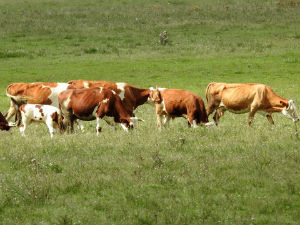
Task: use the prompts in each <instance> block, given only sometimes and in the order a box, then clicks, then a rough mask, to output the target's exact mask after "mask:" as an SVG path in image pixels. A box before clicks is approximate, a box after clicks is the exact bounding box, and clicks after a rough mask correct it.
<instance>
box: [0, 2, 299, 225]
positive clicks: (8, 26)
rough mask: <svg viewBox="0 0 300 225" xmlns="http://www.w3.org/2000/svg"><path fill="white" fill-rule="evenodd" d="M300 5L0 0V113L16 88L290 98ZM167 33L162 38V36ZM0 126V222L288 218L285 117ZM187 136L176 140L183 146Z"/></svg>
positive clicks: (146, 109) (142, 113) (288, 125)
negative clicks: (51, 127) (33, 85)
mask: <svg viewBox="0 0 300 225" xmlns="http://www.w3.org/2000/svg"><path fill="white" fill-rule="evenodd" d="M299 9H300V2H299V0H292V1H291V0H266V1H259V0H251V1H250V0H226V1H221V0H201V1H196V0H170V1H158V0H156V1H154V0H153V1H144V0H127V1H125V0H120V1H119V0H118V1H107V0H102V1H97V0H85V1H82V0H48V1H46V0H27V1H23V0H10V1H5V0H0V78H1V82H0V111H1V112H3V113H5V112H6V110H7V109H8V107H9V99H8V98H7V97H6V95H5V88H6V87H7V85H8V84H10V83H13V82H35V81H53V82H58V81H59V82H67V81H68V80H74V79H79V78H81V79H87V80H110V81H123V82H128V83H129V84H131V85H133V86H136V87H141V88H148V87H150V86H155V85H158V86H160V87H168V88H182V89H187V90H190V91H192V92H194V93H196V94H198V95H200V96H202V98H203V97H204V92H205V88H206V86H207V84H208V83H209V82H212V81H218V82H259V83H265V84H268V85H269V86H271V87H272V88H273V89H274V90H275V92H276V93H278V94H279V95H280V96H282V97H285V98H288V99H294V100H295V101H296V104H297V106H298V108H299V102H300V96H299V93H300V51H299V50H300V48H299V45H300V29H299V22H300V13H299V12H300V11H299ZM164 30H165V31H167V32H168V36H169V42H168V44H167V45H165V46H163V45H160V43H159V34H160V33H161V32H162V31H164ZM136 114H137V116H138V117H141V118H143V119H145V120H146V122H145V123H142V124H140V126H139V127H138V129H136V130H135V131H134V132H131V133H124V132H123V131H122V130H121V129H120V128H118V129H117V130H113V129H111V128H110V127H108V126H107V125H105V124H104V125H103V126H104V129H103V132H102V134H101V136H100V137H96V134H95V133H96V132H95V121H94V122H88V123H86V132H85V133H83V134H82V133H80V132H78V131H77V132H76V133H75V134H73V135H56V137H55V138H54V140H50V138H49V134H48V131H47V129H46V127H45V126H43V125H42V124H41V125H31V126H30V127H29V128H28V130H27V135H28V136H27V137H26V138H23V137H21V136H20V134H19V130H18V129H12V130H11V131H10V132H0V139H1V142H0V224H299V220H300V215H299V212H300V201H299V200H300V198H299V197H300V196H299V195H300V183H299V172H300V170H299V139H298V138H296V137H295V129H294V125H293V124H292V122H291V121H290V120H288V119H286V118H284V117H283V116H282V115H279V114H277V115H274V120H275V124H276V125H275V126H274V127H271V126H270V125H269V124H268V121H267V120H266V119H265V118H264V117H262V116H260V115H256V116H255V120H254V126H253V127H252V128H248V127H247V122H246V121H247V115H233V114H230V113H226V114H225V116H224V117H223V118H222V119H221V123H220V126H219V127H218V128H211V129H205V128H199V129H196V130H194V129H188V128H187V125H186V121H185V120H184V119H176V120H174V121H171V124H170V126H169V127H168V128H166V129H165V130H163V131H162V132H159V131H158V130H157V129H156V125H155V115H154V109H153V107H152V106H150V105H144V106H141V107H139V108H138V109H137V112H136ZM182 140H184V141H182Z"/></svg>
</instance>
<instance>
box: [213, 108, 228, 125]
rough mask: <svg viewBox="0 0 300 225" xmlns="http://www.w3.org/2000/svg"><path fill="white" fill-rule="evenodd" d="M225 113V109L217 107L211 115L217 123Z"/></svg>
mask: <svg viewBox="0 0 300 225" xmlns="http://www.w3.org/2000/svg"><path fill="white" fill-rule="evenodd" d="M224 113H225V110H224V109H223V108H218V109H217V110H216V112H215V115H214V117H213V119H214V121H215V124H216V125H218V123H219V120H220V118H221V116H223V115H224Z"/></svg>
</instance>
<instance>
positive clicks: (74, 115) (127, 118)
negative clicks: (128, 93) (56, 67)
mask: <svg viewBox="0 0 300 225" xmlns="http://www.w3.org/2000/svg"><path fill="white" fill-rule="evenodd" d="M58 101H59V106H60V109H61V111H62V114H63V117H64V124H65V125H66V126H67V127H68V130H69V131H71V132H73V121H74V119H80V120H86V121H89V120H95V119H97V127H96V131H97V135H99V132H100V131H101V126H100V125H101V124H100V120H101V119H103V120H105V121H106V122H107V123H108V124H109V125H115V123H121V126H122V128H123V129H124V130H125V131H128V129H129V128H133V127H134V125H135V124H136V123H137V121H138V119H137V118H136V117H131V115H130V113H129V112H128V111H127V110H126V108H125V107H124V106H123V104H122V102H121V99H120V97H119V96H118V95H117V94H116V93H115V92H114V91H112V90H110V89H106V88H102V87H101V88H86V89H69V90H66V91H63V92H62V93H60V94H59V96H58Z"/></svg>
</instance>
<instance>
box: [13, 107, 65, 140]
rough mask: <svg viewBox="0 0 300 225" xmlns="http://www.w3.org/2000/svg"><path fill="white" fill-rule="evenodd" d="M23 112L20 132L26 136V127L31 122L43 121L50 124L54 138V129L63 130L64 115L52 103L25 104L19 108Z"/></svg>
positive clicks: (49, 127)
mask: <svg viewBox="0 0 300 225" xmlns="http://www.w3.org/2000/svg"><path fill="white" fill-rule="evenodd" d="M19 110H20V112H21V118H22V125H21V126H20V132H21V135H22V136H25V130H26V127H27V126H28V125H29V124H30V123H31V122H43V123H46V125H47V126H48V129H49V132H50V137H51V138H53V133H54V129H56V128H59V129H60V130H62V128H63V125H62V117H61V113H60V110H59V109H58V108H57V107H54V106H51V105H37V104H23V105H21V106H20V108H19Z"/></svg>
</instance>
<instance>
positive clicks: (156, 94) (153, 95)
mask: <svg viewBox="0 0 300 225" xmlns="http://www.w3.org/2000/svg"><path fill="white" fill-rule="evenodd" d="M149 99H150V101H152V102H154V103H158V104H159V103H161V102H162V101H163V99H162V97H161V93H160V91H159V89H158V88H157V87H156V88H155V89H150V94H149Z"/></svg>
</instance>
